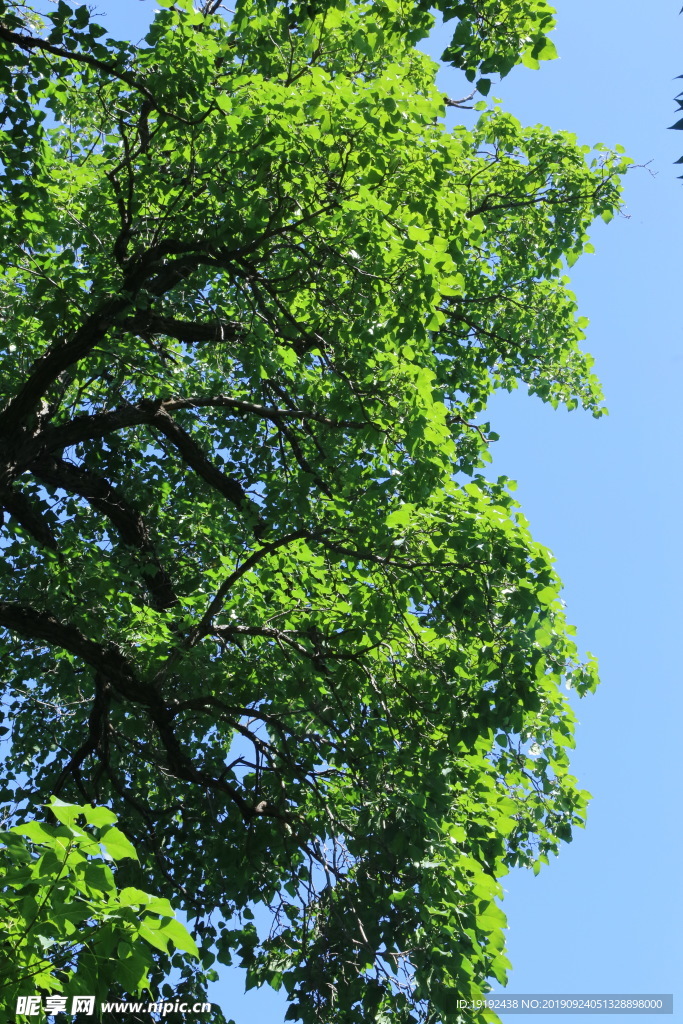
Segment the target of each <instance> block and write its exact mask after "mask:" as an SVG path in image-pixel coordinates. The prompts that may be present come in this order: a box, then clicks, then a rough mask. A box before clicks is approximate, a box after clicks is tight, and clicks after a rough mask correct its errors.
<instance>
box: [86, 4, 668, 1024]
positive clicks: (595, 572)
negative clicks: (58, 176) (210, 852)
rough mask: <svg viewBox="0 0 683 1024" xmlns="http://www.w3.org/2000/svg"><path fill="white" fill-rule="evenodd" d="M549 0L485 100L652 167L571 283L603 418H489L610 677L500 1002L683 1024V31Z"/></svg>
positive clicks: (261, 1010)
mask: <svg viewBox="0 0 683 1024" xmlns="http://www.w3.org/2000/svg"><path fill="white" fill-rule="evenodd" d="M556 3H557V7H558V29H557V31H556V33H555V35H554V39H555V43H556V45H557V49H558V51H559V54H560V59H559V60H557V61H553V62H551V63H549V64H544V65H543V66H542V68H541V70H540V71H536V72H532V71H528V70H526V69H524V68H518V69H515V70H514V71H513V72H512V73H511V75H510V76H509V77H508V78H507V79H505V80H504V82H502V83H501V84H499V85H496V86H494V88H493V90H492V95H496V96H498V97H500V98H501V99H502V100H503V104H504V107H505V108H506V109H508V110H510V111H511V112H512V113H514V114H515V115H516V116H517V117H519V118H520V120H522V121H523V122H526V123H529V124H534V123H538V122H540V123H543V124H548V125H552V126H553V127H556V128H561V129H568V130H571V131H574V132H576V134H577V135H578V136H579V139H580V140H581V141H582V142H586V143H595V142H606V143H609V144H613V143H617V142H619V143H622V144H623V145H624V146H625V147H626V150H627V152H628V153H629V154H630V155H631V156H632V157H634V158H635V160H636V163H638V164H647V165H648V169H641V170H633V171H632V172H631V173H630V174H629V176H628V179H627V183H626V201H627V210H626V213H627V217H624V218H619V219H617V220H615V221H613V222H612V223H611V224H610V225H609V226H604V225H603V224H602V223H600V224H599V225H598V226H597V227H596V229H595V232H594V237H593V241H594V244H595V246H596V250H597V251H596V254H595V255H594V256H588V257H585V258H584V259H583V260H582V261H580V262H579V263H578V264H577V265H576V266H575V267H574V270H573V273H572V278H573V282H574V288H575V291H576V292H577V295H578V299H579V305H580V307H581V313H582V314H583V315H586V316H588V317H589V318H590V320H591V326H590V328H589V334H588V340H587V342H586V346H587V348H588V349H589V351H591V352H592V353H593V355H594V356H595V357H596V369H597V371H598V374H599V376H600V377H601V379H602V381H603V383H604V386H605V391H606V397H607V405H608V407H609V410H610V416H609V417H607V418H603V419H602V420H599V421H596V420H594V419H592V418H591V417H590V415H587V414H582V413H580V412H574V413H571V414H567V413H565V412H560V411H558V412H553V410H552V409H550V408H547V407H544V406H543V405H542V404H541V403H540V401H539V400H537V399H531V398H528V397H527V396H526V394H524V393H522V392H517V393H515V394H513V395H502V396H499V397H498V398H496V400H495V401H494V402H493V403H492V405H491V407H490V410H489V413H488V416H487V418H489V419H490V420H491V423H492V427H493V429H494V430H496V431H497V432H498V433H500V435H501V440H500V441H499V442H498V443H497V444H496V445H495V446H494V450H493V454H494V463H493V469H489V474H491V473H497V474H498V473H499V474H505V475H508V476H510V477H512V478H513V479H516V480H517V481H518V484H519V487H518V492H517V497H518V498H519V500H520V501H521V503H522V505H523V508H524V510H525V513H526V515H527V517H528V518H529V519H530V521H531V524H532V527H533V530H534V534H535V536H536V538H537V539H538V540H540V541H542V542H543V543H545V544H546V545H547V546H549V547H550V548H551V549H552V550H553V551H554V552H555V554H556V556H557V565H558V570H559V572H560V575H561V576H562V578H563V579H564V581H565V585H566V589H565V593H564V598H565V600H566V602H567V605H568V611H569V618H570V621H573V622H574V623H575V624H576V625H577V626H578V627H579V639H580V642H581V643H582V645H583V646H584V647H585V648H587V649H589V650H591V651H593V652H594V653H595V654H597V655H598V657H599V659H600V664H601V670H602V680H603V682H602V686H601V688H600V690H599V692H598V694H597V695H596V696H594V697H590V698H587V699H586V700H584V701H582V702H581V703H580V704H579V718H580V721H581V726H580V729H579V733H578V747H577V750H576V752H575V756H574V770H575V773H576V774H577V775H578V776H579V778H580V780H581V783H582V784H583V786H584V787H585V788H587V789H589V790H590V791H591V792H592V793H593V796H594V799H593V802H592V804H591V807H590V816H589V822H588V828H587V830H586V831H585V832H582V833H580V834H578V835H577V836H576V838H575V840H574V842H573V843H572V844H571V845H570V846H567V847H565V848H564V850H563V851H562V854H561V856H560V858H559V859H558V860H556V861H555V862H554V863H551V865H550V867H548V868H546V869H544V871H543V872H542V873H541V874H540V875H539V876H538V877H534V876H533V875H531V873H527V872H521V871H520V872H515V873H514V874H513V875H510V876H508V877H507V879H506V880H505V885H506V889H507V896H506V900H505V907H504V909H505V911H506V913H507V915H508V921H509V925H510V930H509V955H510V959H511V960H512V962H513V965H514V969H513V971H512V973H511V978H510V982H509V985H508V991H510V992H519V993H521V992H549V993H550V992H564V993H581V992H601V991H602V992H613V993H617V992H624V993H627V992H633V993H635V992H674V999H675V1002H674V1005H676V996H678V1003H679V1006H678V1010H677V1012H675V1014H674V1017H673V1018H672V1017H667V1018H664V1019H666V1020H679V1019H680V1020H683V1010H681V1005H683V1002H682V1001H683V986H681V984H680V982H679V979H680V978H681V977H682V976H683V940H682V938H681V935H682V933H683V929H682V928H681V918H682V916H683V900H682V898H681V893H682V886H681V848H682V847H683V828H682V826H681V784H682V783H683V770H682V766H681V751H682V750H683V742H681V737H682V729H683V697H682V688H681V684H682V679H681V676H682V672H681V654H680V647H681V643H682V642H683V627H682V614H681V613H682V612H683V607H682V600H681V579H682V578H683V572H682V569H683V566H682V565H681V561H682V559H681V540H680V538H681V509H682V507H683V483H682V478H681V469H680V466H679V457H678V453H679V449H680V446H681V442H680V439H681V436H682V431H681V426H682V423H681V420H682V418H683V414H682V410H683V401H681V397H680V396H681V391H682V386H681V377H682V375H683V348H682V347H681V317H680V313H679V310H678V309H677V308H676V299H677V298H678V295H679V294H680V293H679V288H680V287H681V281H680V278H681V274H680V263H681V250H682V249H683V230H682V228H683V182H680V181H678V180H677V178H676V175H677V174H678V173H679V169H677V168H675V167H674V166H673V161H674V160H675V159H677V158H678V157H679V156H680V155H682V154H683V132H671V131H667V125H669V124H671V123H673V121H674V120H675V119H676V117H675V114H674V104H673V102H672V97H673V95H674V93H675V92H676V91H678V88H679V87H681V86H683V82H681V83H677V82H675V81H674V80H673V79H674V78H675V76H676V75H678V74H680V73H682V72H683V46H682V45H681V42H682V40H683V17H681V18H679V17H678V5H679V3H680V0H677V2H676V3H675V2H673V0H672V2H668V0H666V2H664V0H651V2H650V3H649V4H647V5H646V4H643V3H637V4H636V3H635V2H633V0H626V2H624V0H556ZM154 7H155V4H154V0H100V4H99V5H98V14H100V15H101V16H100V17H99V18H98V20H100V21H101V22H102V23H104V24H106V25H107V26H108V27H109V28H110V30H111V31H112V32H113V33H114V34H115V35H119V36H128V37H129V38H136V37H139V36H141V35H143V34H144V31H145V25H146V23H147V22H148V21H149V19H150V17H151V15H152V12H153V10H154ZM101 12H105V13H104V14H101ZM438 50H439V43H438V38H437V39H436V40H435V41H433V46H432V45H431V44H430V52H434V53H436V52H437V51H438ZM442 83H443V86H444V90H445V91H447V92H448V93H449V94H450V95H451V96H454V97H456V98H457V97H459V96H462V95H463V94H464V92H465V91H467V90H466V89H465V87H464V86H463V84H462V81H461V79H460V76H459V75H457V74H456V73H455V72H453V71H444V73H443V78H442ZM224 973H225V977H224V978H223V979H222V980H221V982H220V984H218V985H217V986H216V987H215V991H214V993H213V998H214V999H215V1000H216V1001H220V1002H221V1003H222V1005H223V1008H224V1010H225V1011H226V1013H227V1015H228V1017H230V1016H232V1017H233V1018H234V1020H235V1022H236V1024H279V1022H280V1021H282V1020H283V1017H284V999H283V998H282V997H281V996H278V995H276V994H275V993H272V992H270V991H259V992H251V993H249V994H248V995H247V996H243V995H242V994H241V991H242V986H243V981H242V978H241V977H240V976H239V974H238V973H237V972H229V971H225V972H224ZM551 1019H556V1018H549V1017H538V1016H533V1017H532V1016H526V1015H524V1016H512V1017H508V1018H507V1020H509V1021H510V1022H511V1024H516V1022H519V1024H524V1022H527V1021H529V1022H531V1021H534V1022H536V1024H538V1022H539V1021H542V1020H546V1021H549V1020H551ZM565 1019H566V1018H565ZM570 1019H573V1020H579V1019H580V1020H590V1021H593V1020H595V1021H597V1020H603V1021H607V1020H610V1021H615V1022H621V1021H626V1020H633V1019H634V1018H633V1017H632V1016H626V1015H623V1016H621V1015H620V1016H609V1017H597V1016H594V1015H590V1016H588V1017H584V1016H582V1017H580V1018H577V1017H572V1018H570ZM635 1019H640V1020H647V1019H650V1020H651V1019H653V1018H651V1017H650V1018H643V1017H639V1018H635ZM321 1024H324V1022H321Z"/></svg>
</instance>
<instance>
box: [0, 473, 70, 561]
mask: <svg viewBox="0 0 683 1024" xmlns="http://www.w3.org/2000/svg"><path fill="white" fill-rule="evenodd" d="M0 506H1V507H2V508H4V509H5V511H6V512H9V514H10V515H11V516H12V517H13V518H14V519H16V521H17V522H18V523H19V525H20V526H23V528H24V529H25V530H26V531H27V532H28V533H30V534H31V536H32V537H33V538H34V539H35V540H37V541H38V543H39V544H42V545H43V546H44V547H46V548H50V550H51V551H58V550H59V545H58V544H57V540H56V538H55V535H54V533H53V532H52V528H51V527H50V525H49V524H48V523H47V522H46V520H45V517H44V516H43V515H41V514H40V512H39V511H38V510H37V509H36V508H34V507H33V505H32V504H31V502H30V501H29V499H28V498H27V497H26V495H25V494H22V493H21V491H19V490H17V489H16V488H13V489H10V488H7V489H6V490H5V491H3V492H2V493H1V494H0Z"/></svg>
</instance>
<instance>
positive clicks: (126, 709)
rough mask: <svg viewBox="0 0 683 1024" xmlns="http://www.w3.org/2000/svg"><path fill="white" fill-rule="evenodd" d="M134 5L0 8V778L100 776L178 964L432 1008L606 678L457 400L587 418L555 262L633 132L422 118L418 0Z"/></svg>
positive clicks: (13, 785)
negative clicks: (234, 969)
mask: <svg viewBox="0 0 683 1024" xmlns="http://www.w3.org/2000/svg"><path fill="white" fill-rule="evenodd" d="M160 8H161V10H160V11H159V12H158V13H157V15H156V17H155V20H154V23H153V25H152V26H151V28H150V32H149V34H148V36H147V37H146V40H145V41H144V43H143V44H141V45H140V46H137V47H136V46H133V45H132V44H129V43H123V42H116V41H114V40H111V39H108V38H107V37H106V36H105V35H104V33H103V31H102V30H101V29H100V28H99V27H98V26H97V25H95V24H94V23H93V22H92V21H91V20H90V18H89V14H88V11H87V9H86V8H85V7H80V8H78V9H77V10H75V11H73V10H72V9H71V8H69V7H68V6H67V4H65V3H64V2H63V0H60V3H59V5H58V7H57V8H56V10H55V11H54V13H52V14H51V15H50V17H49V19H48V20H49V25H48V26H47V29H45V30H43V29H40V28H37V27H35V26H33V27H32V26H30V25H28V24H27V22H26V20H25V18H24V16H23V14H22V9H21V7H20V5H18V4H13V3H9V4H8V3H5V4H3V5H2V6H0V11H1V12H2V13H1V15H0V46H1V47H2V65H1V68H2V70H1V73H2V75H3V76H4V86H5V89H6V92H7V101H6V103H5V107H4V118H5V121H4V127H3V134H2V140H1V143H0V144H1V145H2V154H3V155H2V164H1V167H0V178H1V182H0V184H1V187H2V189H3V192H4V207H3V209H4V221H3V225H2V235H1V236H0V259H1V260H2V283H1V284H0V304H1V305H2V308H3V318H4V326H5V330H4V343H5V347H4V351H3V352H2V356H1V370H2V372H1V373H0V389H1V394H0V398H1V400H2V403H3V404H2V411H1V412H0V438H1V450H0V456H1V457H0V467H1V472H0V498H1V501H2V504H3V507H4V510H5V524H4V533H3V541H2V543H3V550H4V566H3V568H2V570H1V572H2V587H3V598H2V601H0V626H2V627H3V630H4V632H3V636H2V665H3V669H2V671H3V680H4V695H5V703H6V706H7V708H8V710H9V712H10V714H11V715H12V716H13V720H14V725H13V731H12V737H11V740H12V742H11V752H10V753H9V754H8V756H7V759H6V768H7V771H8V773H9V776H8V778H9V785H8V788H7V791H6V793H5V794H4V798H5V799H10V798H11V797H17V798H20V799H27V800H29V801H34V802H35V801H39V800H41V799H44V794H46V793H57V794H59V795H61V796H63V797H64V798H66V799H69V800H81V801H83V802H85V801H88V802H95V803H97V804H110V805H111V806H112V807H113V808H114V809H115V810H116V813H117V814H118V815H119V818H120V823H121V828H122V829H123V831H124V832H125V833H126V835H127V836H129V837H130V839H131V840H132V841H133V842H134V843H135V846H136V848H137V849H138V852H139V854H140V857H141V860H142V863H143V866H144V873H145V879H146V881H145V885H146V886H149V887H150V888H152V889H153V890H154V891H158V892H163V893H164V894H165V895H166V896H169V897H172V898H173V899H177V900H178V903H179V905H181V906H182V908H183V910H184V911H185V912H186V913H187V914H188V916H189V917H190V919H191V920H192V922H193V927H194V929H195V935H196V936H197V937H198V940H200V945H201V949H202V964H203V969H204V971H205V977H206V979H211V978H212V977H214V976H215V975H214V974H213V973H212V972H213V964H214V962H215V960H216V958H217V959H218V961H219V962H220V963H222V964H230V963H231V962H232V961H233V959H235V960H236V961H237V962H238V963H240V964H241V965H242V966H243V967H245V968H246V969H247V978H248V985H259V984H262V983H264V982H268V983H269V984H271V985H273V986H275V987H276V988H277V987H280V986H281V985H284V986H285V988H286V991H287V993H288V995H289V998H290V1002H291V1006H290V1009H289V1012H288V1016H289V1017H290V1018H291V1019H301V1020H303V1021H305V1022H309V1024H311V1022H313V1021H320V1020H325V1021H326V1022H327V1024H335V1022H342V1021H343V1022H344V1024H355V1022H356V1021H357V1022H359V1024H360V1022H363V1024H367V1022H369V1021H377V1022H380V1021H387V1020H389V1019H391V1020H392V1021H394V1022H401V1024H408V1022H413V1021H416V1020H420V1021H425V1022H430V1024H434V1022H437V1021H439V1022H443V1024H454V1022H456V1021H458V1020H459V1019H461V1015H460V1013H459V1011H458V1009H457V1006H456V998H457V997H466V996H468V995H473V996H476V995H478V994H480V993H481V992H482V991H485V990H486V986H487V984H488V981H487V979H490V978H495V979H497V980H498V981H499V982H501V983H504V981H505V972H506V968H507V966H508V963H507V960H506V958H505V955H504V932H503V929H504V916H503V914H502V912H501V911H500V909H499V907H498V905H497V900H498V898H499V897H500V895H501V889H500V883H499V879H500V877H501V876H502V875H503V874H504V873H505V871H506V870H507V869H508V868H509V867H510V866H512V865H516V864H523V865H533V866H534V867H535V868H536V869H537V868H538V867H539V866H540V864H541V863H542V862H544V861H546V860H547V858H548V855H549V854H550V853H554V852H555V851H556V850H557V848H558V844H559V842H560V841H562V840H568V839H570V838H571V831H572V828H573V827H574V826H576V825H580V824H581V823H582V822H583V817H584V809H585V803H586V794H585V793H584V792H583V791H582V790H580V789H579V788H578V786H577V783H576V780H575V779H574V777H573V776H572V775H571V774H570V773H569V769H568V758H567V748H569V747H571V746H572V743H573V740H572V732H573V722H574V718H573V714H572V711H571V708H570V707H569V705H568V702H567V699H566V696H565V694H564V693H563V692H562V685H563V684H564V683H568V684H569V685H571V686H573V687H574V688H575V690H576V691H577V692H578V693H579V694H583V693H584V692H586V691H588V690H591V689H592V688H593V687H594V685H595V682H596V675H595V667H594V665H593V663H592V662H590V661H589V663H588V664H587V665H584V664H582V663H581V661H580V659H579V657H578V654H577V648H576V646H575V642H574V640H573V635H572V633H573V631H572V628H571V627H569V626H568V625H567V624H566V622H565V618H564V614H563V607H562V602H561V601H560V599H559V596H558V594H559V588H560V584H559V581H558V579H557V576H556V574H555V572H554V570H553V566H552V557H551V555H550V553H549V552H548V551H547V550H546V549H544V548H543V547H542V546H541V545H539V544H538V543H536V542H535V541H534V540H533V539H532V537H531V535H530V533H529V530H528V525H527V523H526V521H525V519H524V517H523V516H522V515H521V513H520V510H519V508H518V506H517V504H516V503H515V501H514V499H513V497H512V495H511V493H510V486H509V485H508V483H507V482H506V481H505V480H499V481H497V482H487V481H486V480H485V479H484V477H483V476H482V475H481V473H480V470H481V469H482V468H483V467H484V466H485V463H486V461H487V459H488V455H487V446H488V444H489V443H490V442H491V441H493V440H495V436H496V435H495V434H494V433H492V432H491V430H490V427H489V425H488V424H487V423H486V422H485V421H484V420H483V419H482V418H481V414H482V413H483V411H484V409H485V407H486V403H487V400H488V398H489V397H490V395H491V394H492V393H493V392H494V391H495V390H496V389H498V388H508V389H510V388H513V387H515V386H517V384H518V383H520V382H521V383H523V384H524V385H526V387H527V388H528V390H529V391H530V392H531V393H533V394H536V395H538V396H540V397H541V398H542V399H543V400H544V401H548V402H550V403H551V404H553V405H554V406H557V405H559V404H563V405H565V406H566V407H568V408H574V407H575V406H577V405H582V406H583V407H584V408H586V409H588V410H590V411H591V412H592V413H593V414H594V415H595V416H599V415H600V414H601V413H602V411H603V410H602V406H601V395H600V390H599V385H598V383H597V381H596V380H595V378H594V376H593V375H592V373H591V360H590V358H589V357H588V356H587V355H585V354H584V353H583V352H582V351H581V349H580V342H581V340H582V339H583V337H584V333H583V331H584V327H585V321H583V320H582V319H581V318H579V317H577V311H576V305H575V301H574V297H573V295H572V293H571V291H570V290H569V287H568V279H567V277H566V266H567V264H571V263H572V262H573V261H574V260H575V259H576V258H578V256H579V255H580V254H581V253H582V252H583V251H586V250H587V249H589V248H590V244H589V242H588V236H587V231H588V228H589V225H590V223H591V222H592V220H593V219H594V218H595V217H596V216H598V215H601V216H603V217H604V218H605V219H609V217H611V216H612V214H613V212H614V210H615V209H617V208H618V204H619V185H618V175H619V174H620V173H621V172H622V171H623V170H624V169H625V167H626V165H627V161H626V160H625V158H623V157H622V156H620V155H619V154H612V153H609V152H607V151H606V150H602V149H600V148H598V149H597V150H596V151H592V152H590V151H589V150H588V148H587V147H582V146H579V145H578V144H577V142H576V139H575V138H574V137H573V136H572V135H571V134H569V133H566V132H557V131H553V130H551V129H548V128H543V127H540V126H536V127H533V128H525V127H523V126H522V125H521V124H520V123H519V122H518V121H516V120H515V119H514V118H513V117H511V116H510V115H509V114H506V113H504V112H503V111H502V110H500V108H499V107H498V106H496V105H494V106H493V107H491V108H490V109H485V110H483V111H482V112H481V116H480V118H479V120H478V121H477V123H476V124H475V125H474V126H473V127H466V126H463V125H457V126H455V127H454V128H453V129H452V130H447V129H446V127H445V125H444V123H443V114H444V99H443V96H442V95H441V93H440V92H439V90H438V89H437V88H436V86H435V83H434V79H435V73H436V65H435V64H434V63H433V62H432V61H431V60H430V59H429V58H427V57H426V56H424V55H423V54H422V53H420V52H419V51H418V50H417V49H415V47H414V45H413V44H414V42H415V41H416V38H417V37H418V36H419V35H420V34H421V33H422V34H424V31H426V29H427V28H428V27H429V23H430V17H431V16H430V15H429V14H428V12H427V4H426V3H415V4H412V5H411V4H408V3H405V2H401V0H384V2H382V3H380V4H377V3H363V2H357V3H353V2H348V3H346V4H341V3H340V4H339V5H338V6H337V5H332V4H324V5H320V4H309V5H307V4H299V5H287V4H285V3H276V2H265V0H241V2H240V3H239V4H238V6H237V9H236V12H235V14H234V16H233V17H232V19H231V20H230V21H226V20H224V19H223V18H222V17H221V16H220V14H219V11H218V5H217V4H212V3H207V4H205V5H204V7H203V8H202V9H201V10H195V9H194V8H193V7H192V5H191V3H190V2H189V0H177V2H175V3H171V0H160ZM440 9H441V10H442V12H443V13H444V15H447V16H451V15H455V16H457V17H458V18H459V20H458V22H457V25H456V28H455V36H454V42H453V44H452V46H451V49H450V51H449V54H450V57H451V59H453V60H455V61H456V62H457V63H458V65H459V66H460V67H462V68H463V69H465V70H466V72H467V74H468V77H470V78H474V77H475V75H476V69H477V68H479V69H480V70H482V71H484V72H488V71H498V72H500V73H505V72H506V71H507V70H509V65H510V63H511V62H512V61H513V60H514V59H522V58H525V55H526V58H525V59H527V62H528V61H530V60H534V59H536V58H541V57H544V56H549V55H551V54H550V51H549V49H548V46H547V44H546V43H545V42H542V39H544V38H545V37H544V33H545V31H546V30H547V29H549V27H550V9H549V8H546V6H545V5H544V4H543V5H541V4H539V3H536V2H531V0H519V2H518V0H514V2H512V0H511V2H510V3H503V2H502V0H496V2H495V3H494V2H490V3H480V4H474V3H471V4H452V5H449V6H448V7H446V5H443V6H442V7H441V8H440ZM503 14H505V17H503V16H502V15H503ZM463 26H464V27H463ZM532 30H533V31H532ZM503 42H504V43H505V45H503ZM496 54H497V55H498V56H495V55H496ZM24 773H28V774H29V781H28V782H27V783H24V782H23V774H24ZM255 910H256V911H257V913H256V915H254V911H255ZM268 911H269V914H268V913H267V912H268ZM266 917H267V918H268V921H269V922H270V923H269V924H266V925H265V926H264V925H263V921H264V919H266ZM160 962H161V961H160ZM471 1019H472V1020H474V1019H476V1020H483V1019H490V1018H486V1017H485V1015H481V1014H480V1015H478V1016H475V1017H472V1018H471Z"/></svg>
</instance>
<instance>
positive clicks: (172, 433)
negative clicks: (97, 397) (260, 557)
mask: <svg viewBox="0 0 683 1024" xmlns="http://www.w3.org/2000/svg"><path fill="white" fill-rule="evenodd" d="M142 424H146V425H147V426H150V427H154V428H156V429H157V430H159V431H160V432H161V433H162V434H164V435H165V436H166V437H167V438H168V440H169V441H170V442H171V444H172V445H173V446H174V447H175V448H176V449H177V450H178V452H179V453H180V455H181V456H182V457H183V459H184V460H185V462H186V463H187V465H188V466H190V468H191V469H193V470H194V471H195V473H197V475H198V476H200V477H202V479H203V480H205V481H206V482H207V483H208V484H209V485H210V486H211V487H214V488H215V489H216V490H217V491H219V492H220V493H221V494H222V495H223V496H224V497H226V498H227V499H228V501H230V502H231V503H232V504H233V505H236V506H237V508H240V509H241V508H243V507H244V503H245V502H246V501H248V498H247V495H246V493H245V491H244V489H243V488H242V485H241V484H239V483H238V482H237V481H236V480H232V479H231V478H230V477H228V476H226V475H225V473H223V472H222V471H221V470H220V469H218V467H217V466H215V465H214V464H213V463H212V462H211V460H210V459H209V458H208V457H207V456H206V455H205V453H204V451H203V450H202V448H201V447H200V445H198V444H197V442H196V441H195V440H194V438H192V437H191V436H190V435H189V434H188V433H187V432H186V431H185V430H183V428H182V427H181V426H179V424H177V423H176V422H175V420H174V419H173V418H172V417H171V416H170V415H169V414H168V412H167V411H166V408H165V406H164V403H163V402H159V401H155V400H153V399H143V401H141V402H138V403H137V404H136V405H125V406H122V407H121V408H120V409H114V410H113V411H112V412H104V413H94V414H92V415H86V416H76V417H74V419H72V420H71V422H70V423H65V424H63V425H62V426H59V427H52V428H49V429H47V430H45V431H43V432H42V433H41V434H40V435H38V436H37V437H36V438H35V440H34V441H33V443H32V446H33V448H34V449H36V453H37V452H40V451H61V450H62V449H64V448H69V447H71V446H72V445H75V444H78V443H80V442H81V441H87V440H93V439H94V438H98V437H106V435H107V434H110V433H112V432H113V431H116V430H122V429H124V428H125V427H132V426H139V425H142ZM28 447H29V448H30V447H31V445H29V446H28ZM31 461H32V459H29V460H28V461H27V462H26V463H25V466H24V467H22V468H25V467H26V466H28V465H30V464H31Z"/></svg>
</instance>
